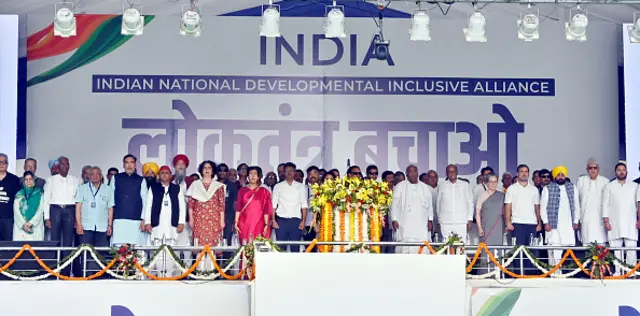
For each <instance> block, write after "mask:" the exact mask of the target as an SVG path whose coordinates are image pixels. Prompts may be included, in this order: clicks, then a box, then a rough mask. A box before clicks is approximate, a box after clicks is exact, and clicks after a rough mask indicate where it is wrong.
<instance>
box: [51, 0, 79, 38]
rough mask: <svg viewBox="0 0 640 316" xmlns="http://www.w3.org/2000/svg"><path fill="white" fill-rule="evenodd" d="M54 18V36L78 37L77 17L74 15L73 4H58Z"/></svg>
mask: <svg viewBox="0 0 640 316" xmlns="http://www.w3.org/2000/svg"><path fill="white" fill-rule="evenodd" d="M55 11H56V13H55V16H54V18H53V35H55V36H60V37H64V38H67V37H71V36H76V31H77V30H76V17H75V15H74V14H73V2H56V4H55Z"/></svg>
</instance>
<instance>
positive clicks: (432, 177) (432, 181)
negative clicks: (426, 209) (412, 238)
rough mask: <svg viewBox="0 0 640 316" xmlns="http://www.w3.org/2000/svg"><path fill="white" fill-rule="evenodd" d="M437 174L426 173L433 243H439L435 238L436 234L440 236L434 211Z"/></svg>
mask: <svg viewBox="0 0 640 316" xmlns="http://www.w3.org/2000/svg"><path fill="white" fill-rule="evenodd" d="M438 181H439V179H438V173H437V172H436V171H435V170H429V171H427V189H429V193H431V200H432V201H431V207H432V208H431V210H432V212H431V213H433V231H432V232H431V236H432V239H433V237H435V239H434V241H440V240H439V239H440V237H439V236H438V237H436V236H437V235H438V234H440V235H442V233H441V232H440V224H439V222H438V214H436V210H437V209H438V206H437V205H436V197H437V196H438Z"/></svg>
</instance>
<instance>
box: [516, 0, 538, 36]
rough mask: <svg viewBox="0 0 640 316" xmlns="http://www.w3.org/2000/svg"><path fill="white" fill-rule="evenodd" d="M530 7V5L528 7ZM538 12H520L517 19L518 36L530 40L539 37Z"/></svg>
mask: <svg viewBox="0 0 640 316" xmlns="http://www.w3.org/2000/svg"><path fill="white" fill-rule="evenodd" d="M529 8H531V7H529ZM539 28H540V12H539V11H536V12H535V13H534V12H529V13H527V14H524V15H523V14H520V19H519V20H518V38H519V39H521V40H523V41H525V42H531V41H533V40H537V39H540V29H539Z"/></svg>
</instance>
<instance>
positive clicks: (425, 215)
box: [391, 165, 433, 253]
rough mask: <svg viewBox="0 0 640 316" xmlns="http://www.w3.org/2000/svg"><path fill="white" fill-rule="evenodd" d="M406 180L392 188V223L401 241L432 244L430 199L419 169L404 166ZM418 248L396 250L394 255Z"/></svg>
mask: <svg viewBox="0 0 640 316" xmlns="http://www.w3.org/2000/svg"><path fill="white" fill-rule="evenodd" d="M406 171H407V181H402V182H400V183H398V184H397V185H396V186H394V187H393V203H392V204H391V222H392V225H393V229H394V230H395V231H396V236H397V237H398V239H399V240H397V241H402V242H423V241H431V233H430V231H431V230H432V228H433V209H432V198H431V193H430V192H429V188H428V187H427V185H426V184H424V183H422V182H420V181H418V168H417V167H416V166H413V165H412V166H409V167H407V170H406ZM418 249H419V248H418V247H396V252H397V253H417V252H418Z"/></svg>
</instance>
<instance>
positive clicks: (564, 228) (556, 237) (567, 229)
mask: <svg viewBox="0 0 640 316" xmlns="http://www.w3.org/2000/svg"><path fill="white" fill-rule="evenodd" d="M568 173H569V171H568V170H567V168H566V167H564V166H558V167H555V168H553V170H552V171H551V175H552V176H553V179H554V182H551V183H549V185H547V186H546V187H544V189H542V196H541V198H540V217H541V218H542V222H543V223H544V230H545V231H546V239H547V240H548V244H549V245H553V246H575V245H576V238H575V234H574V230H576V229H578V228H579V227H580V225H579V223H580V203H578V201H579V199H578V191H577V190H576V189H575V187H574V186H573V184H572V183H570V182H567V175H568ZM561 257H562V249H554V250H552V251H550V252H549V264H551V265H553V266H555V265H556V264H558V262H560V258H561Z"/></svg>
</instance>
